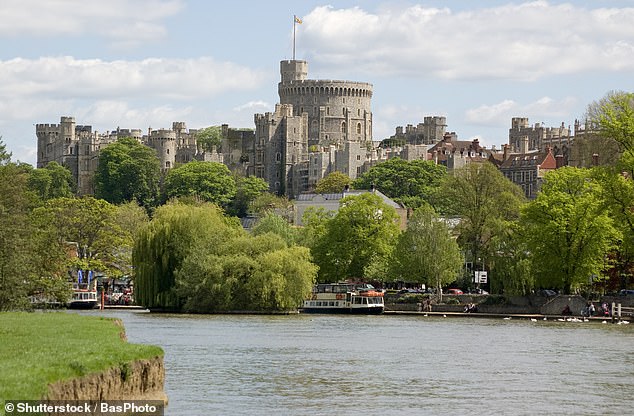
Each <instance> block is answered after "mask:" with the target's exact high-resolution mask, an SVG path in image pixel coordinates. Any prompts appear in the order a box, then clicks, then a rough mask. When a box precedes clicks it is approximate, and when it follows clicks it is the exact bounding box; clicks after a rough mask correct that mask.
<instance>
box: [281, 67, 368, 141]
mask: <svg viewBox="0 0 634 416" xmlns="http://www.w3.org/2000/svg"><path fill="white" fill-rule="evenodd" d="M280 73H281V82H280V83H279V84H278V93H279V96H280V103H281V104H291V105H292V106H293V115H295V116H300V115H301V114H303V113H306V114H307V116H308V145H309V146H313V145H318V146H320V147H327V146H329V145H335V146H338V147H343V146H344V144H345V143H346V142H361V143H371V142H372V110H371V100H372V84H368V83H365V82H353V81H337V80H310V79H306V77H307V75H308V63H307V62H306V61H296V60H293V61H282V62H281V63H280Z"/></svg>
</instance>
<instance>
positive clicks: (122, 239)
mask: <svg viewBox="0 0 634 416" xmlns="http://www.w3.org/2000/svg"><path fill="white" fill-rule="evenodd" d="M116 216H117V207H116V206H115V205H112V204H110V203H108V202H106V201H104V200H102V199H95V198H93V197H91V196H85V197H83V198H54V199H49V200H48V201H46V203H45V204H44V205H43V206H42V207H39V208H36V209H35V210H34V211H33V220H34V222H35V223H36V224H37V225H38V226H40V227H44V226H46V225H49V226H51V227H52V229H53V235H54V238H55V239H56V240H57V241H58V242H59V244H67V243H69V242H74V243H77V247H78V249H79V254H80V259H79V260H77V261H76V262H75V263H74V264H73V265H72V266H73V267H74V268H77V269H82V270H95V271H97V270H98V271H103V272H107V273H108V274H114V275H120V266H121V265H120V264H119V262H120V261H121V259H120V257H119V253H120V251H121V249H122V248H123V247H125V246H126V243H127V244H130V242H129V238H130V237H129V236H128V241H126V235H127V232H126V231H124V230H122V229H121V227H119V225H118V224H117V221H116Z"/></svg>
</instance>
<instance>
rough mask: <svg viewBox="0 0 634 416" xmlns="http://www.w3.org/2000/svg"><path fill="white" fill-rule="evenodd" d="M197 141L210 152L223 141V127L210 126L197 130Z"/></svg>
mask: <svg viewBox="0 0 634 416" xmlns="http://www.w3.org/2000/svg"><path fill="white" fill-rule="evenodd" d="M196 142H197V143H198V144H199V145H200V146H201V147H202V148H203V150H204V151H207V152H210V151H212V150H213V149H214V148H215V147H218V146H220V144H221V143H222V127H221V126H210V127H205V128H203V129H200V130H198V131H197V132H196Z"/></svg>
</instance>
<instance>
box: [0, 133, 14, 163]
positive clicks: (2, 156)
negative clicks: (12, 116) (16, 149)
mask: <svg viewBox="0 0 634 416" xmlns="http://www.w3.org/2000/svg"><path fill="white" fill-rule="evenodd" d="M11 155H12V154H11V152H9V151H8V150H7V145H6V144H4V142H3V141H2V136H0V166H4V165H7V164H9V163H10V162H11Z"/></svg>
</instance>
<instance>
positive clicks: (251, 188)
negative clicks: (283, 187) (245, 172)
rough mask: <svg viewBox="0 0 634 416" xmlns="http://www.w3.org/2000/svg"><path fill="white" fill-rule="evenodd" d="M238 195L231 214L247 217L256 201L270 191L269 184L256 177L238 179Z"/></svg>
mask: <svg viewBox="0 0 634 416" xmlns="http://www.w3.org/2000/svg"><path fill="white" fill-rule="evenodd" d="M235 181H236V195H235V197H234V198H233V201H232V202H231V211H230V212H231V214H233V215H236V216H238V217H240V218H243V217H246V216H247V214H248V212H249V207H250V205H251V203H252V202H253V201H255V199H256V198H257V197H258V196H260V195H262V194H264V193H265V192H267V191H268V190H269V184H268V183H266V181H265V180H264V179H262V178H257V177H255V176H247V177H241V176H240V177H236V178H235Z"/></svg>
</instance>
